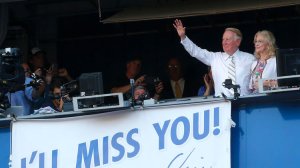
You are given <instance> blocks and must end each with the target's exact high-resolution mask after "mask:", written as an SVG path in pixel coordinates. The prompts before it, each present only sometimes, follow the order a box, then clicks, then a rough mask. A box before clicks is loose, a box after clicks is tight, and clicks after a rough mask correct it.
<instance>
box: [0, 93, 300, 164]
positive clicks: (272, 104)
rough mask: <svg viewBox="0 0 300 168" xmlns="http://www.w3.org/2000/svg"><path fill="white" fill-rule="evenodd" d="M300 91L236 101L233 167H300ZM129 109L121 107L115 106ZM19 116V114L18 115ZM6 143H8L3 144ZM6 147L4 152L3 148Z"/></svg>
mask: <svg viewBox="0 0 300 168" xmlns="http://www.w3.org/2000/svg"><path fill="white" fill-rule="evenodd" d="M220 100H222V98H217V99H210V98H208V99H203V98H202V97H201V98H199V97H198V98H189V99H184V100H183V101H169V102H168V101H167V102H164V103H161V104H158V105H153V106H149V107H144V108H157V107H160V106H173V105H177V106H178V105H179V106H180V105H184V104H191V103H197V104H199V103H209V102H212V101H220ZM299 102H300V92H299V91H294V92H282V93H274V94H269V95H266V94H264V95H251V96H247V97H242V98H240V99H238V100H236V101H232V119H233V121H234V122H235V123H236V127H235V128H232V132H231V137H232V138H231V165H232V167H237V168H239V167H243V168H252V167H273V168H274V167H275V168H276V167H278V168H279V167H280V168H281V167H287V164H288V167H291V168H293V167H295V168H296V167H298V165H300V159H299V158H297V157H298V156H300V150H299V149H300V144H299V142H300V134H298V133H297V132H299V130H298V128H300V103H299ZM124 109H128V110H130V108H129V107H126V108H121V109H115V110H117V111H118V110H124ZM103 112H114V110H111V109H110V110H103V111H90V112H63V113H56V114H47V115H36V116H23V117H19V118H20V119H35V118H36V119H42V118H63V117H73V116H81V115H89V114H95V113H103ZM17 119H18V118H17ZM10 122H11V119H10V118H6V119H0V126H1V127H0V140H1V144H0V145H1V149H4V150H1V154H0V167H3V168H6V167H8V156H9V146H10V142H9V140H10V130H9V125H10ZM3 145H4V147H2V146H3ZM2 151H3V152H2Z"/></svg>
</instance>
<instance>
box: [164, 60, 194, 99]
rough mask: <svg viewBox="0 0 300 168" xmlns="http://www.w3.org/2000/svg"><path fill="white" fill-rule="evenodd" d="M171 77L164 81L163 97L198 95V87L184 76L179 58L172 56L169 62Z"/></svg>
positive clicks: (168, 68)
mask: <svg viewBox="0 0 300 168" xmlns="http://www.w3.org/2000/svg"><path fill="white" fill-rule="evenodd" d="M167 73H168V77H169V79H168V80H167V81H165V82H164V91H163V92H162V98H163V99H171V98H183V97H191V96H197V89H196V87H195V86H194V84H193V82H191V80H188V79H186V78H185V77H184V71H183V67H182V64H181V62H180V60H179V58H171V59H169V61H168V64H167Z"/></svg>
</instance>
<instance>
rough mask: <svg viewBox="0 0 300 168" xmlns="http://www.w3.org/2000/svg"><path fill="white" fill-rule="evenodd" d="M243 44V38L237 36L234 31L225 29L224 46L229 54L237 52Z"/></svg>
mask: <svg viewBox="0 0 300 168" xmlns="http://www.w3.org/2000/svg"><path fill="white" fill-rule="evenodd" d="M240 44H241V39H238V38H236V34H235V33H234V32H232V31H225V32H224V34H223V38H222V46H223V50H224V52H226V53H227V54H229V55H232V54H234V53H235V51H236V50H237V49H238V48H239V46H240Z"/></svg>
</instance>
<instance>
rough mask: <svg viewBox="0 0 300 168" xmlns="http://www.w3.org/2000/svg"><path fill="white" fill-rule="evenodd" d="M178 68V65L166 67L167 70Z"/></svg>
mask: <svg viewBox="0 0 300 168" xmlns="http://www.w3.org/2000/svg"><path fill="white" fill-rule="evenodd" d="M178 67H179V66H178V65H169V66H168V68H169V69H171V68H176V69H177V68H178Z"/></svg>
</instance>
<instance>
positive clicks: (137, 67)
mask: <svg viewBox="0 0 300 168" xmlns="http://www.w3.org/2000/svg"><path fill="white" fill-rule="evenodd" d="M141 67H142V63H141V61H140V60H133V61H130V62H128V63H127V72H129V73H130V74H133V76H136V75H137V74H139V73H140V71H141Z"/></svg>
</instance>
